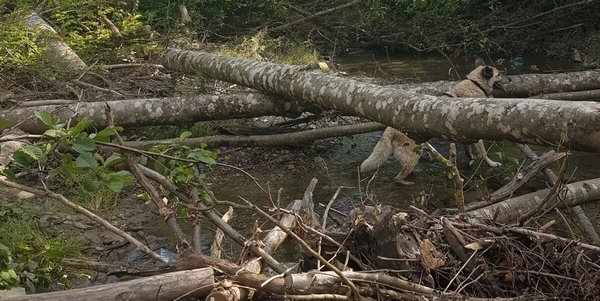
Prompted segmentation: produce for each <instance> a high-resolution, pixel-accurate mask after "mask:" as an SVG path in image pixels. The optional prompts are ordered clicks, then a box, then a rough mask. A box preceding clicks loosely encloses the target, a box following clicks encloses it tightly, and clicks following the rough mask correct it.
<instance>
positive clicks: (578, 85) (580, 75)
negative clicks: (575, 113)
mask: <svg viewBox="0 0 600 301" xmlns="http://www.w3.org/2000/svg"><path fill="white" fill-rule="evenodd" d="M510 78H511V79H512V82H511V83H510V84H509V85H508V86H507V90H506V91H505V92H502V91H494V96H495V97H503V98H506V97H530V96H535V95H540V94H541V95H542V96H541V97H540V98H549V99H563V98H562V97H565V98H567V99H566V100H578V99H579V98H584V97H585V98H588V97H589V96H590V94H592V95H593V94H595V93H598V92H597V91H589V92H588V91H586V90H597V89H600V70H586V71H578V72H569V73H558V74H521V75H511V76H510ZM456 84H458V81H437V82H431V83H414V84H413V83H411V84H400V85H390V86H388V87H390V88H396V89H401V90H404V91H407V92H414V93H422V94H427V95H435V96H441V95H442V94H443V93H444V92H447V91H450V89H452V87H454V86H455V85H456ZM576 91H582V92H580V93H566V94H563V95H560V97H561V98H558V97H559V95H550V96H549V97H544V96H543V95H545V94H549V93H559V92H576Z"/></svg>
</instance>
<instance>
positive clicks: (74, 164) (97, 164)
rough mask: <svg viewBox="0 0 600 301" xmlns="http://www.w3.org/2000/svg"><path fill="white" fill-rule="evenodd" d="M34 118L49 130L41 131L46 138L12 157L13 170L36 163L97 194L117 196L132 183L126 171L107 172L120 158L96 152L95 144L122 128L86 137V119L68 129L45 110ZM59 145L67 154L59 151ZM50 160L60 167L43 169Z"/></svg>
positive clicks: (37, 113) (87, 120)
mask: <svg viewBox="0 0 600 301" xmlns="http://www.w3.org/2000/svg"><path fill="white" fill-rule="evenodd" d="M35 116H36V117H37V118H38V119H39V120H40V121H42V122H43V123H44V124H45V125H46V126H48V127H49V129H48V130H46V131H45V132H44V137H45V139H43V140H41V141H39V142H37V143H36V144H33V145H25V146H23V147H22V148H21V150H19V151H17V152H15V153H14V154H13V155H12V163H14V165H15V166H16V167H18V168H23V169H29V168H30V167H31V165H32V164H33V163H34V162H35V163H36V164H38V165H40V166H41V167H42V168H43V169H50V173H49V175H50V176H51V177H55V176H62V178H63V180H64V182H65V184H67V185H74V184H76V183H80V184H82V185H83V188H84V189H85V190H87V191H97V190H99V189H100V188H102V187H105V188H108V189H109V190H111V191H113V192H115V193H118V192H120V191H121V189H123V187H124V186H125V185H128V184H130V183H131V181H132V177H131V174H130V173H129V172H128V171H124V170H120V171H112V170H111V169H110V167H111V166H113V165H114V164H116V163H119V162H121V161H122V160H123V158H122V157H120V156H114V155H113V156H110V157H108V158H106V159H105V158H103V157H102V156H101V155H100V154H99V153H98V152H96V142H95V141H102V142H106V141H108V140H110V136H111V135H113V134H114V133H115V132H116V131H117V130H122V129H121V128H118V127H108V128H106V129H104V130H102V131H100V132H98V133H94V134H90V135H88V134H87V132H85V130H86V129H87V128H88V127H89V126H90V125H91V124H92V122H91V120H89V119H88V118H87V117H84V118H83V119H81V120H80V121H79V122H78V123H77V124H76V125H75V126H73V127H70V128H69V127H67V124H65V123H60V120H59V119H58V118H57V117H53V116H51V115H50V113H49V112H47V111H37V112H35ZM59 145H61V146H63V147H65V148H66V149H68V150H69V151H70V152H65V153H61V152H59V150H58V146H59ZM49 160H51V161H52V162H54V161H57V160H58V161H59V162H60V166H59V167H58V168H44V167H45V165H47V163H48V161H49ZM4 173H5V174H8V173H9V171H8V170H7V169H5V170H4ZM11 173H14V171H13V172H11Z"/></svg>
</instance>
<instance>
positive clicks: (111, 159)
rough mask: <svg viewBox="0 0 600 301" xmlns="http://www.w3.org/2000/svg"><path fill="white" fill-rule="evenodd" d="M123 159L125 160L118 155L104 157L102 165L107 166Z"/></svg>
mask: <svg viewBox="0 0 600 301" xmlns="http://www.w3.org/2000/svg"><path fill="white" fill-rule="evenodd" d="M123 160H125V158H123V157H120V156H110V157H108V158H106V161H104V167H109V166H111V165H113V164H117V163H119V162H122V161H123Z"/></svg>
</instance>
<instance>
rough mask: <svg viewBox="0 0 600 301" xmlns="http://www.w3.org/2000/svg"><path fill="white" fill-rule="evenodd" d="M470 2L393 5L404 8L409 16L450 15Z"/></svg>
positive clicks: (410, 0) (407, 0)
mask: <svg viewBox="0 0 600 301" xmlns="http://www.w3.org/2000/svg"><path fill="white" fill-rule="evenodd" d="M471 2H473V1H472V0H396V1H395V4H396V5H398V6H399V7H402V8H404V11H405V12H407V13H409V14H411V15H419V14H424V13H426V12H435V13H438V14H451V13H453V12H454V11H456V10H457V9H459V8H463V7H465V6H466V5H468V4H469V3H471Z"/></svg>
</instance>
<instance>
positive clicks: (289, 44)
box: [219, 31, 318, 65]
mask: <svg viewBox="0 0 600 301" xmlns="http://www.w3.org/2000/svg"><path fill="white" fill-rule="evenodd" d="M219 52H220V53H221V54H224V55H228V56H234V57H240V58H249V59H254V60H258V61H269V62H275V63H282V64H293V65H306V64H310V63H314V62H317V61H318V55H317V53H316V52H315V50H314V47H313V46H312V44H311V43H310V42H308V41H305V42H293V41H289V40H288V39H286V38H285V37H279V38H276V39H274V38H271V37H269V36H268V35H267V34H266V32H265V31H259V32H258V33H256V34H255V35H252V36H245V37H240V38H238V39H236V40H234V41H233V42H231V43H229V44H225V45H223V46H222V47H221V48H220V49H219Z"/></svg>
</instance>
